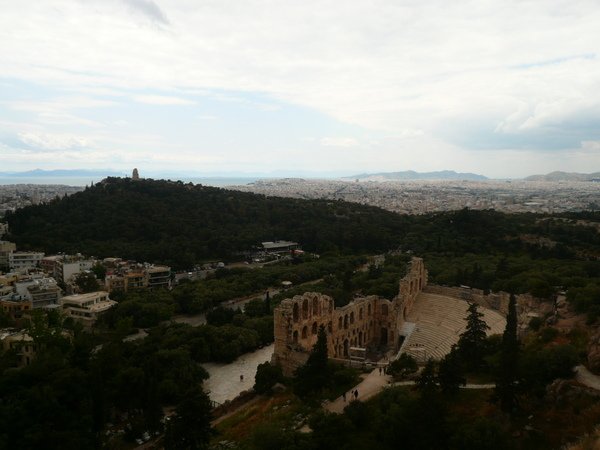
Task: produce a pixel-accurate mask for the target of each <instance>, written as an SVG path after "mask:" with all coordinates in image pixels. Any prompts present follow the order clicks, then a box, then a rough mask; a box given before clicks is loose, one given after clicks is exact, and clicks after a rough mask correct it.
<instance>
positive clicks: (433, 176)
mask: <svg viewBox="0 0 600 450" xmlns="http://www.w3.org/2000/svg"><path fill="white" fill-rule="evenodd" d="M344 179H352V180H356V179H359V180H364V181H409V180H472V181H481V180H487V179H488V178H487V177H485V176H483V175H478V174H476V173H461V172H455V171H454V170H441V171H438V172H415V171H414V170H405V171H403V172H380V173H361V174H358V175H353V176H351V177H344Z"/></svg>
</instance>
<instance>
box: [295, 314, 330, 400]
mask: <svg viewBox="0 0 600 450" xmlns="http://www.w3.org/2000/svg"><path fill="white" fill-rule="evenodd" d="M329 372H330V371H329V366H328V364H327V333H326V332H325V327H324V326H323V325H321V326H320V327H319V331H318V333H317V342H316V343H315V345H314V346H313V348H312V350H311V352H310V355H309V356H308V360H307V361H306V364H304V365H303V366H300V367H298V369H296V373H295V384H294V387H295V390H296V393H297V394H298V395H299V396H300V397H306V396H308V395H310V394H316V393H319V392H321V391H322V390H323V389H325V388H327V387H328V386H329V383H330V376H329Z"/></svg>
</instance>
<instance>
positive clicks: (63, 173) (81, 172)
mask: <svg viewBox="0 0 600 450" xmlns="http://www.w3.org/2000/svg"><path fill="white" fill-rule="evenodd" d="M123 173H124V172H117V171H114V170H85V169H72V170H70V169H60V170H42V169H34V170H28V171H26V172H0V176H2V177H87V176H92V177H108V176H123Z"/></svg>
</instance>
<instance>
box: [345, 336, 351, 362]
mask: <svg viewBox="0 0 600 450" xmlns="http://www.w3.org/2000/svg"><path fill="white" fill-rule="evenodd" d="M349 347H350V344H349V342H348V339H344V357H346V358H348V349H349Z"/></svg>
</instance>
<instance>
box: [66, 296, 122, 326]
mask: <svg viewBox="0 0 600 450" xmlns="http://www.w3.org/2000/svg"><path fill="white" fill-rule="evenodd" d="M116 304H117V302H115V301H114V300H111V299H110V298H109V297H108V292H104V291H97V292H89V293H87V294H75V295H67V296H65V297H63V298H61V299H60V305H61V306H62V308H63V313H64V314H65V315H66V316H68V317H72V318H73V319H75V320H77V321H78V322H80V323H82V324H84V325H85V326H87V327H91V326H92V325H93V324H94V323H95V322H96V320H97V319H98V316H99V315H100V314H102V313H103V312H105V311H108V310H109V309H110V308H112V307H113V306H114V305H116Z"/></svg>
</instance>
